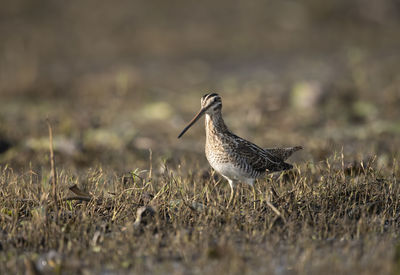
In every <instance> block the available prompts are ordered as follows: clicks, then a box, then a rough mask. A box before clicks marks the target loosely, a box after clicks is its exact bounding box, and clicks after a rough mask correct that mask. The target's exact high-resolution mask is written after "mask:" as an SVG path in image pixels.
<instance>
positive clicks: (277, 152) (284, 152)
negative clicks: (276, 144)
mask: <svg viewBox="0 0 400 275" xmlns="http://www.w3.org/2000/svg"><path fill="white" fill-rule="evenodd" d="M301 149H303V147H301V146H295V147H287V148H265V149H264V151H266V152H268V153H270V154H271V155H274V156H275V157H277V158H279V159H281V160H286V159H288V158H289V157H290V156H291V155H292V154H293V153H294V152H296V151H299V150H301Z"/></svg>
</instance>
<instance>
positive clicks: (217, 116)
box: [206, 112, 228, 136]
mask: <svg viewBox="0 0 400 275" xmlns="http://www.w3.org/2000/svg"><path fill="white" fill-rule="evenodd" d="M226 131H228V127H226V125H225V122H224V119H223V118H222V114H221V112H215V113H213V114H206V135H207V136H210V135H215V134H218V133H223V132H226Z"/></svg>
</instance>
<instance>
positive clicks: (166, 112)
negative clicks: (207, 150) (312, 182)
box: [0, 0, 400, 172]
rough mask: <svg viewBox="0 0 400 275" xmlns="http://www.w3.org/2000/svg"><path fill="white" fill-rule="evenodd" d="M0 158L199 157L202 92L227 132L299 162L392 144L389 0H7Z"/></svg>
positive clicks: (395, 100)
mask: <svg viewBox="0 0 400 275" xmlns="http://www.w3.org/2000/svg"><path fill="white" fill-rule="evenodd" d="M0 22H1V23H0V37H1V41H0V164H1V165H5V164H8V165H10V166H12V167H15V168H19V169H21V168H27V167H31V168H33V169H41V168H40V167H42V166H44V165H45V166H48V131H47V126H46V123H45V122H46V118H47V117H48V118H49V119H50V121H51V122H52V125H53V128H54V129H53V130H54V143H55V144H54V146H55V150H56V157H57V166H58V167H61V168H66V169H69V170H75V171H80V170H82V169H83V170H84V169H88V167H93V166H101V167H106V168H110V169H113V170H114V171H121V172H122V171H129V170H133V169H136V168H142V169H144V168H147V167H148V161H149V149H150V148H151V150H152V152H153V159H157V160H163V161H167V162H170V163H171V165H178V164H181V163H183V162H185V163H189V164H191V165H192V164H193V163H197V164H198V165H200V166H202V167H205V168H207V167H208V166H207V162H206V159H205V157H204V153H203V147H204V140H205V134H204V129H203V128H204V125H203V122H200V123H198V125H196V126H195V127H193V128H192V129H191V130H190V131H189V132H188V133H187V134H186V135H185V136H184V137H183V138H182V139H180V140H178V139H177V138H176V137H177V135H178V134H179V132H180V131H181V130H182V129H183V127H184V126H185V125H186V123H187V122H188V121H189V120H190V119H191V118H192V116H193V115H194V114H195V113H196V112H197V111H198V109H199V107H200V97H201V96H202V95H203V94H205V93H206V92H208V91H213V92H218V93H219V94H220V95H221V96H222V99H223V104H224V107H223V113H224V117H225V121H226V123H227V125H228V126H229V127H230V129H231V130H232V131H233V132H235V133H237V134H238V135H240V136H242V137H244V138H246V139H249V140H251V141H253V142H255V143H257V144H259V145H260V146H264V147H271V146H291V145H303V146H304V147H305V150H303V152H302V153H301V154H299V155H298V156H296V157H295V159H294V160H295V161H297V162H301V161H303V162H318V161H323V160H325V159H326V158H327V157H329V156H331V155H333V154H334V153H335V152H341V151H342V150H343V153H344V155H345V156H346V159H348V160H349V161H352V160H356V159H365V158H368V157H371V156H374V155H377V158H378V160H379V163H381V164H382V165H385V164H387V163H388V162H390V161H392V160H393V158H395V157H396V156H398V152H399V149H398V148H399V146H400V138H399V135H400V116H399V115H400V110H399V109H400V108H399V106H400V74H399V72H400V51H399V49H400V35H399V28H400V2H399V1H395V0H381V1H362V0H353V1H348V0H331V1H319V0H307V1H301V2H300V1H289V0H287V1H286V0H285V1H258V0H254V1H225V0H223V1H210V0H205V1H176V0H171V1H161V0H158V1H140V0H135V1H131V0H130V1H112V2H110V1H106V0H84V1H79V2H75V1H60V0H42V1H28V0H14V1H7V2H6V3H2V8H1V10H0Z"/></svg>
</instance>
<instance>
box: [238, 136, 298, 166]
mask: <svg viewBox="0 0 400 275" xmlns="http://www.w3.org/2000/svg"><path fill="white" fill-rule="evenodd" d="M235 140H236V144H235V146H236V150H235V152H236V154H237V157H238V158H241V159H242V160H244V161H245V162H246V163H247V164H248V165H249V166H251V167H252V168H253V169H255V170H257V171H265V170H268V171H271V172H273V171H282V170H287V169H290V168H292V165H290V164H287V163H285V162H284V161H283V160H282V159H280V158H278V157H277V156H275V155H273V154H271V153H270V152H268V151H265V150H264V149H262V148H260V147H258V146H257V145H255V144H254V143H251V142H249V141H247V140H245V139H242V138H239V137H236V138H235Z"/></svg>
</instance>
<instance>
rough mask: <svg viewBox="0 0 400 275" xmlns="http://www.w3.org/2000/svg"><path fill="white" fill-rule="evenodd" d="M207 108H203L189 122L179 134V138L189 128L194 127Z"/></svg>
mask: <svg viewBox="0 0 400 275" xmlns="http://www.w3.org/2000/svg"><path fill="white" fill-rule="evenodd" d="M206 110H207V109H206V108H203V109H201V110H200V111H199V112H198V113H197V114H196V116H195V117H194V118H193V119H192V120H191V121H190V122H189V124H188V125H187V126H186V127H185V129H183V131H182V132H181V133H180V134H179V136H178V138H180V137H181V136H183V135H184V134H185V133H186V131H187V130H189V128H190V127H192V125H193V124H195V123H196V121H198V120H199V118H201V116H202V115H204V113H205V111H206Z"/></svg>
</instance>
